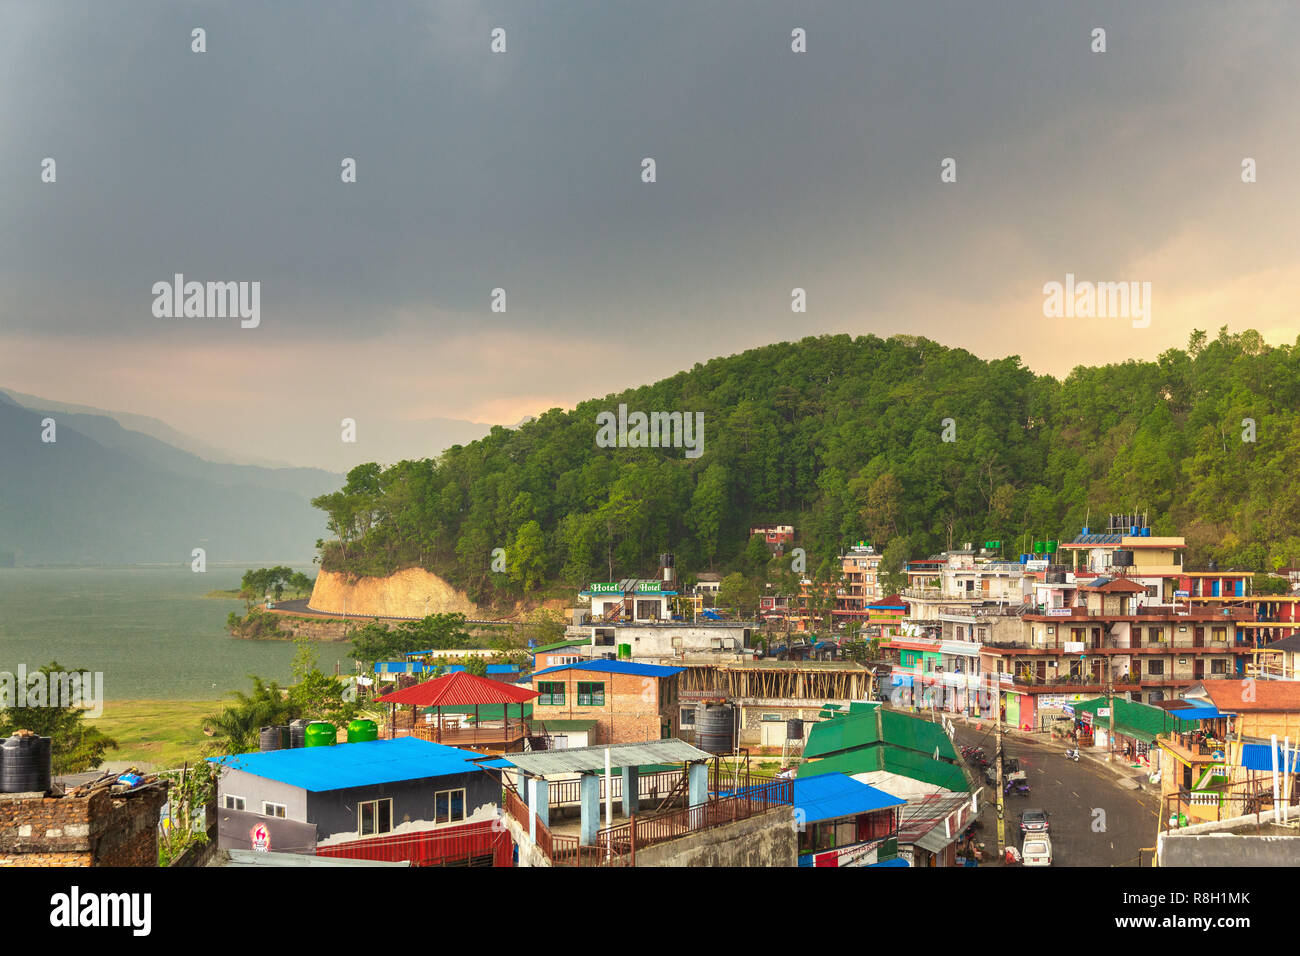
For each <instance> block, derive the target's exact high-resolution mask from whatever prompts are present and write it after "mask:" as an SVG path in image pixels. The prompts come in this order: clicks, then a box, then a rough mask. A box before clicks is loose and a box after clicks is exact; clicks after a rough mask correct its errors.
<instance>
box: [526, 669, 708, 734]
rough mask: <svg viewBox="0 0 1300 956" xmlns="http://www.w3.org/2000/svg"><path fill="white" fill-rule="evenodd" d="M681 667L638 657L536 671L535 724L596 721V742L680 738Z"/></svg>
mask: <svg viewBox="0 0 1300 956" xmlns="http://www.w3.org/2000/svg"><path fill="white" fill-rule="evenodd" d="M681 673H682V669H681V668H680V667H663V666H660V665H657V664H642V663H638V662H634V661H618V660H586V661H580V662H575V663H572V664H562V665H560V666H558V667H548V668H547V669H545V670H541V671H537V672H536V673H535V674H533V677H532V686H533V690H534V691H536V692H537V695H538V696H537V698H536V699H535V700H534V702H533V717H532V720H533V721H534V722H535V723H539V724H543V725H550V724H551V722H553V721H556V720H593V721H595V724H594V725H593V726H592V728H591V731H590V735H589V739H590V741H591V743H592V744H615V743H630V742H637V741H645V740H659V739H662V738H668V737H676V736H677V734H678V730H679V728H680V714H679V707H678V700H679V695H678V675H679V674H681Z"/></svg>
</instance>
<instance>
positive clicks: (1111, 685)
mask: <svg viewBox="0 0 1300 956" xmlns="http://www.w3.org/2000/svg"><path fill="white" fill-rule="evenodd" d="M1112 678H1113V675H1112V674H1111V669H1110V655H1109V654H1107V655H1106V709H1107V710H1108V711H1109V712H1110V729H1109V730H1108V731H1107V732H1106V759H1107V760H1108V761H1110V760H1113V759H1114V758H1115V681H1114V680H1113V679H1112Z"/></svg>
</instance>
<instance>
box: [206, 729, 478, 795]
mask: <svg viewBox="0 0 1300 956" xmlns="http://www.w3.org/2000/svg"><path fill="white" fill-rule="evenodd" d="M480 756H482V755H481V754H477V753H474V752H473V751H469V750H457V749H456V748H455V747H447V746H444V745H443V744H435V743H432V742H431V741H428V740H419V739H417V738H415V737H398V738H397V739H396V740H368V741H366V742H365V743H357V744H336V745H335V746H333V747H298V748H295V749H293V750H268V751H264V752H262V753H251V754H232V755H229V756H226V757H213V758H210V761H209V762H211V763H215V764H220V765H221V766H223V767H229V768H231V769H232V770H242V771H243V772H244V773H251V774H253V775H255V776H258V777H266V778H267V779H268V780H278V781H280V782H281V783H287V784H289V786H291V787H299V788H301V789H303V790H309V791H311V792H312V793H321V792H324V791H327V790H343V789H346V788H348V787H368V786H371V785H373V784H377V783H395V782H397V781H399V780H422V779H424V778H426V777H445V776H448V775H450V774H458V773H477V772H479V767H478V765H477V764H474V763H471V762H470V761H472V760H473V759H474V758H476V757H480Z"/></svg>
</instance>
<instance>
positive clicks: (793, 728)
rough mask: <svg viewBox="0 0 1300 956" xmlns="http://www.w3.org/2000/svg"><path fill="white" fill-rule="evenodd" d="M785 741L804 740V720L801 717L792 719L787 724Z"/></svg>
mask: <svg viewBox="0 0 1300 956" xmlns="http://www.w3.org/2000/svg"><path fill="white" fill-rule="evenodd" d="M785 739H786V740H803V720H802V718H799V717H791V718H790V719H789V720H787V721H786V722H785Z"/></svg>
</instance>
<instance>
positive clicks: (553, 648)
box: [533, 637, 591, 654]
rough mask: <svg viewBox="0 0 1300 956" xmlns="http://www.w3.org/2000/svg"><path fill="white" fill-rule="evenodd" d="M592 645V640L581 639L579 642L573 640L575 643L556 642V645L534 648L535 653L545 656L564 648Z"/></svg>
mask: <svg viewBox="0 0 1300 956" xmlns="http://www.w3.org/2000/svg"><path fill="white" fill-rule="evenodd" d="M590 643H591V640H590V639H588V638H585V637H580V638H578V639H577V640H573V641H556V642H555V643H554V644H543V645H542V646H541V647H534V648H533V653H534V654H545V653H547V652H548V651H558V650H560V649H561V648H564V647H578V646H580V645H583V644H590Z"/></svg>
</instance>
